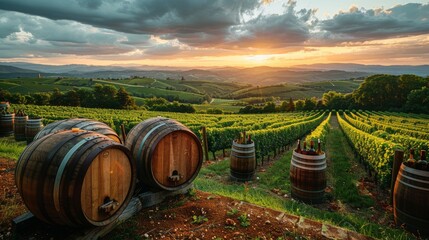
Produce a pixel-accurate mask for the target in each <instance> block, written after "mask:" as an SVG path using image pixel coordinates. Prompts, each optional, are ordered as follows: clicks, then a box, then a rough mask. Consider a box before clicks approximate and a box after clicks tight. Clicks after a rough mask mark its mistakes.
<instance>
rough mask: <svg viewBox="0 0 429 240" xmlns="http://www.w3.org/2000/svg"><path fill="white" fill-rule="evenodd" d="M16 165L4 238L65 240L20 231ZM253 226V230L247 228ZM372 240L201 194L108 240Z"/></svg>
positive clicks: (3, 184) (8, 163) (176, 201)
mask: <svg viewBox="0 0 429 240" xmlns="http://www.w3.org/2000/svg"><path fill="white" fill-rule="evenodd" d="M14 169H15V161H14V160H10V159H5V158H0V179H1V181H0V239H13V238H16V236H17V234H18V236H25V238H26V239H64V236H61V237H58V235H57V236H55V235H52V234H50V233H43V232H36V233H28V234H26V233H22V232H14V231H15V230H14V228H13V226H12V220H13V219H14V218H15V217H17V216H19V215H21V214H23V213H25V212H26V211H27V210H26V207H25V205H24V204H23V201H22V199H21V197H20V196H19V194H18V190H17V188H16V186H15V180H14ZM246 225H247V226H246ZM279 237H282V238H283V239H367V238H366V237H364V236H362V235H359V234H356V233H354V232H351V231H347V230H344V229H341V228H337V227H334V226H330V225H324V224H322V223H320V222H317V221H312V220H309V219H305V218H302V217H299V216H294V215H289V214H285V213H283V212H279V211H274V210H271V209H266V208H262V207H259V206H256V205H252V204H249V203H246V202H241V201H237V200H233V199H230V198H226V197H222V196H218V195H214V194H210V193H205V192H200V191H196V192H194V194H190V195H178V196H175V197H172V198H169V199H168V200H166V201H165V202H163V203H162V204H159V205H156V206H153V207H151V208H147V209H143V210H142V211H141V212H139V213H138V214H137V215H136V216H135V217H133V218H131V219H130V220H128V221H126V222H125V223H123V224H121V225H120V226H119V227H117V228H116V229H115V230H113V231H112V232H111V233H109V234H108V235H107V236H105V237H104V239H109V240H110V239H255V238H260V239H277V238H279Z"/></svg>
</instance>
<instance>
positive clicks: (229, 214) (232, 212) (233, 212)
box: [226, 208, 238, 216]
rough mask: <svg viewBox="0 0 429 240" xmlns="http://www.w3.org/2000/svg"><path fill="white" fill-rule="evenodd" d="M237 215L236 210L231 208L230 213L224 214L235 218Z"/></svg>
mask: <svg viewBox="0 0 429 240" xmlns="http://www.w3.org/2000/svg"><path fill="white" fill-rule="evenodd" d="M237 214H238V209H237V208H232V209H231V210H230V211H228V212H226V215H228V216H235V215H237Z"/></svg>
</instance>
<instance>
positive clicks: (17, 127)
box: [14, 116, 28, 141]
mask: <svg viewBox="0 0 429 240" xmlns="http://www.w3.org/2000/svg"><path fill="white" fill-rule="evenodd" d="M27 120H28V116H15V121H14V136H15V140H16V141H24V140H26V138H25V126H26V125H27Z"/></svg>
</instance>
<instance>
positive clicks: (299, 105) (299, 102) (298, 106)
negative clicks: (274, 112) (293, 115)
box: [295, 100, 304, 111]
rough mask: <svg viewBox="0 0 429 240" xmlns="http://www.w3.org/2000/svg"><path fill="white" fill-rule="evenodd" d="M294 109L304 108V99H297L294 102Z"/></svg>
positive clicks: (300, 109)
mask: <svg viewBox="0 0 429 240" xmlns="http://www.w3.org/2000/svg"><path fill="white" fill-rule="evenodd" d="M295 109H296V110H297V111H302V110H304V100H298V101H296V103H295Z"/></svg>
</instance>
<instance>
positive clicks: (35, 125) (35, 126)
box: [25, 118, 43, 143]
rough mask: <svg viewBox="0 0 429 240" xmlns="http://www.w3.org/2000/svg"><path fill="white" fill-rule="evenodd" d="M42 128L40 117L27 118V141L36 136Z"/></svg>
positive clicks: (29, 141)
mask: <svg viewBox="0 0 429 240" xmlns="http://www.w3.org/2000/svg"><path fill="white" fill-rule="evenodd" d="M42 128H43V123H42V119H41V118H34V119H27V123H26V124H25V138H26V139H27V143H31V142H32V141H33V140H34V136H36V135H37V133H38V132H40V130H42Z"/></svg>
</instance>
